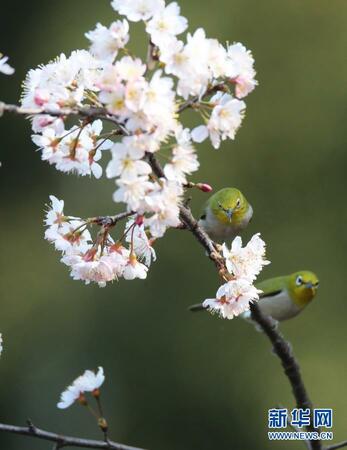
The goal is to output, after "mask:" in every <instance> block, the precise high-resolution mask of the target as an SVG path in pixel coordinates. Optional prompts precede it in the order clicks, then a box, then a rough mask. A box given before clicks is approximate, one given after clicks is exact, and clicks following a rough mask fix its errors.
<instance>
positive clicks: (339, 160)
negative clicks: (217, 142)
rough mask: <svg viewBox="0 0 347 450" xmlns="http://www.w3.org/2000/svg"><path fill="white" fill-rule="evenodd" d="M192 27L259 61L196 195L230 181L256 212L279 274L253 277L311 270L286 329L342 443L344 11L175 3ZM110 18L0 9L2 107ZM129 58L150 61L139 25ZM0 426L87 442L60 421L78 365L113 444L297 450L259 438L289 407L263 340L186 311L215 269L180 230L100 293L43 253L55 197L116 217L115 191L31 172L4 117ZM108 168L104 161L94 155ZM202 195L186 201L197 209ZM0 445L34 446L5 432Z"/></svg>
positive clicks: (33, 156) (21, 130)
mask: <svg viewBox="0 0 347 450" xmlns="http://www.w3.org/2000/svg"><path fill="white" fill-rule="evenodd" d="M181 6H182V10H183V11H182V12H183V14H184V15H185V16H187V17H188V18H189V20H190V25H191V29H192V30H194V29H195V28H197V27H199V26H202V27H204V28H205V29H206V31H207V33H208V35H209V36H211V37H217V38H218V39H219V40H221V41H226V40H229V41H231V42H232V41H241V42H243V43H244V44H245V45H246V46H247V47H248V48H250V49H252V51H253V53H254V56H255V59H256V68H257V71H258V79H259V83H260V85H259V87H258V88H257V89H256V91H255V92H254V93H253V94H252V95H250V97H249V98H248V99H247V105H248V114H247V117H246V120H245V122H244V125H243V127H242V128H241V130H240V131H239V134H238V136H237V139H236V141H235V142H228V143H226V144H225V145H224V146H223V148H222V150H221V151H214V150H213V149H212V148H211V147H210V146H209V145H208V144H205V145H203V146H201V147H200V150H199V152H200V161H201V170H200V172H198V174H196V176H195V177H194V179H195V181H197V180H199V181H200V180H201V181H207V182H209V183H211V184H212V185H213V186H214V187H215V189H218V188H221V187H224V186H227V185H234V186H237V187H240V188H241V189H242V190H243V191H244V192H245V193H246V195H247V196H248V197H249V199H250V201H251V203H252V204H253V207H254V209H255V216H254V220H253V222H252V224H251V226H250V227H249V229H248V230H247V232H246V236H247V237H249V236H250V235H251V234H253V233H255V232H258V231H260V232H261V233H262V235H263V237H264V239H265V240H266V242H267V243H268V256H269V259H270V260H271V261H272V264H271V265H270V266H269V267H267V268H266V269H265V270H264V273H263V276H264V277H268V276H274V275H279V274H283V273H289V272H292V271H295V270H298V269H302V268H305V269H306V268H307V269H311V270H314V271H315V272H317V274H318V275H319V277H320V280H321V288H320V291H319V294H318V297H317V300H316V301H315V302H314V303H313V304H312V305H310V306H309V308H308V309H307V310H306V311H305V312H304V314H302V315H301V316H300V317H298V318H296V319H295V320H293V321H292V322H288V323H285V324H283V325H282V326H281V329H282V330H283V332H284V333H285V335H286V337H287V338H288V339H289V340H290V341H291V342H292V344H293V347H294V350H295V354H296V355H297V357H298V359H299V360H300V362H301V367H302V373H303V376H304V379H305V381H306V384H307V386H308V389H309V392H310V394H311V396H312V399H313V401H314V403H315V405H317V406H320V407H330V408H333V409H334V428H333V431H334V433H335V438H336V440H342V439H346V438H347V433H346V432H347V430H346V419H347V413H346V411H347V388H346V373H347V355H346V293H345V276H346V263H345V261H346V250H347V242H346V233H345V226H346V225H345V224H346V219H347V210H346V206H345V199H346V194H347V192H346V191H347V189H346V184H347V183H346V163H347V152H346V131H345V130H346V127H345V124H346V79H347V73H346V72H347V60H346V48H347V33H346V23H347V4H346V2H345V1H342V0H335V1H333V2H328V1H326V0H325V1H323V0H282V1H279V0H263V1H259V0H223V1H215V2H213V5H212V4H211V2H210V0H189V1H182V2H181ZM115 17H116V15H115V13H114V12H113V10H112V9H111V8H110V5H109V1H107V0H103V1H101V0H99V1H96V0H94V1H92V0H74V1H68V0H61V1H60V2H48V1H38V0H32V1H30V2H27V1H18V2H9V1H3V2H2V5H1V19H0V21H1V26H0V33H1V38H0V49H1V51H3V52H4V53H5V54H7V55H10V57H11V60H10V62H11V63H12V64H13V65H14V66H15V67H16V74H15V76H13V77H11V78H10V77H5V76H2V77H1V78H0V99H1V100H4V101H8V102H16V101H17V100H18V98H19V95H20V83H21V81H22V79H23V78H24V76H25V73H26V71H27V70H28V69H29V68H31V67H35V66H36V65H38V64H40V63H42V62H47V61H48V60H49V59H50V58H52V57H54V56H55V55H57V54H59V53H60V52H66V53H69V52H70V51H71V50H73V49H75V48H84V47H86V46H87V41H86V39H85V38H84V36H83V33H84V32H85V31H88V30H90V29H92V28H93V27H94V25H95V23H96V22H97V21H100V22H102V23H104V24H109V23H110V22H111V21H112V20H114V18H115ZM135 28H136V32H135V35H134V36H133V44H134V45H135V46H138V47H139V48H141V49H143V34H142V32H141V27H139V26H136V27H135ZM0 127H1V131H0V136H1V143H0V147H1V157H0V160H1V161H2V168H1V172H0V183H1V190H2V196H1V206H0V208H1V225H0V239H1V252H0V261H1V271H0V296H1V298H0V301H1V307H0V331H1V332H2V333H3V336H4V352H3V355H2V357H1V361H0V405H1V407H0V421H2V422H7V423H16V424H24V422H25V420H26V418H27V417H30V418H31V419H32V420H33V422H34V423H35V424H37V425H38V426H40V427H43V428H47V429H51V430H52V431H57V432H62V433H71V434H75V435H81V436H85V437H98V436H99V431H98V429H97V427H96V426H94V421H93V419H92V417H89V416H88V414H87V412H86V411H84V410H83V409H82V408H81V407H79V406H76V405H75V406H74V407H72V408H70V409H68V410H66V411H60V410H58V409H57V408H56V406H55V405H56V402H57V400H58V397H59V394H60V392H61V391H62V390H63V389H64V387H65V385H67V384H69V383H70V382H71V381H72V380H73V379H74V378H75V377H76V376H77V375H79V374H80V373H82V371H83V370H85V369H86V368H96V367H97V366H98V365H102V366H103V367H104V368H105V372H106V376H107V380H106V382H105V384H104V387H103V390H102V392H103V396H104V408H105V411H106V416H107V418H108V420H109V422H110V434H111V436H112V438H114V439H115V440H118V441H120V442H125V443H130V444H133V445H138V446H142V447H144V448H148V449H151V450H155V449H157V450H178V449H179V450H193V449H194V450H195V449H199V450H214V449H217V448H218V450H230V449H231V448H233V449H242V450H248V449H255V448H259V449H260V448H261V449H276V448H278V449H299V448H304V444H302V443H300V442H291V443H283V442H277V443H276V442H269V441H268V440H267V410H268V408H271V407H275V406H276V405H277V404H279V403H280V404H282V405H284V406H285V407H288V408H292V407H293V406H294V402H293V399H292V396H291V392H290V388H289V386H288V383H287V380H286V378H285V377H284V375H283V372H282V370H281V368H280V364H279V361H278V360H277V359H276V357H274V356H273V355H272V354H271V352H270V346H269V343H268V342H267V340H266V339H265V337H264V336H263V335H261V334H259V333H256V332H255V331H254V330H253V328H252V327H250V326H249V325H248V324H246V323H244V322H243V321H241V320H233V321H231V322H228V321H223V320H219V319H218V318H217V317H211V316H210V315H208V314H200V315H192V314H190V313H189V312H188V311H187V307H188V305H190V304H191V303H195V302H198V301H200V300H201V299H204V298H206V297H208V296H210V295H212V294H214V292H215V289H216V287H217V285H218V279H217V276H216V273H215V271H214V269H213V267H212V265H211V264H210V262H209V261H208V259H207V258H206V257H205V256H204V254H203V251H202V249H201V248H200V247H199V246H198V245H197V243H196V242H195V241H194V240H193V239H192V237H191V236H190V235H189V234H188V233H185V232H175V231H170V232H168V233H167V235H166V236H165V238H164V239H162V240H160V241H159V242H158V245H157V252H158V262H157V263H156V264H155V265H153V266H152V268H151V270H150V274H149V277H148V279H147V280H146V281H135V282H125V281H121V282H119V283H118V284H113V285H111V286H108V287H107V288H105V289H99V288H98V287H94V286H89V287H88V286H84V285H82V284H81V283H78V282H74V281H72V280H71V279H70V278H69V275H68V271H67V269H66V268H65V267H64V266H63V265H62V264H60V263H59V254H58V253H56V252H55V251H54V250H53V248H52V247H51V246H50V245H49V244H48V243H47V242H45V241H44V240H43V226H42V220H43V214H44V213H43V210H44V204H45V203H46V202H47V200H48V195H49V194H55V195H56V196H58V197H59V198H64V199H65V201H66V208H65V211H66V212H67V213H70V214H74V215H81V216H82V217H87V216H91V215H96V214H107V213H112V212H113V211H114V204H113V203H112V199H111V193H112V192H113V190H114V186H113V181H110V180H103V181H101V182H98V183H96V182H95V181H94V180H89V179H87V178H77V177H75V176H72V175H71V176H68V175H64V174H61V173H58V172H56V171H55V169H53V168H52V167H49V166H48V164H46V163H43V162H41V161H40V156H39V154H38V153H35V151H34V145H33V144H32V143H31V141H30V127H29V124H28V122H26V121H24V120H23V119H22V118H19V117H14V116H5V117H3V118H2V119H1V121H0ZM105 160H106V158H105ZM204 200H205V197H204V194H202V193H194V199H193V203H192V207H193V210H194V211H195V212H196V213H198V212H199V211H200V208H201V205H202V204H203V202H204ZM0 448H1V449H5V448H6V450H18V449H20V448H21V449H26V450H34V449H35V450H41V449H46V448H50V445H49V444H48V443H45V442H37V441H34V440H29V439H25V438H21V437H16V436H10V435H5V434H0Z"/></svg>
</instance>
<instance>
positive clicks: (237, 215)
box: [199, 187, 253, 241]
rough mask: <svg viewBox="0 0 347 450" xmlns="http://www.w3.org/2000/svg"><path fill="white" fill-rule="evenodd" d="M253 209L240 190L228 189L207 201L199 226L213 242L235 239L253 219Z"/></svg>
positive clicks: (220, 191) (222, 190)
mask: <svg viewBox="0 0 347 450" xmlns="http://www.w3.org/2000/svg"><path fill="white" fill-rule="evenodd" d="M252 215H253V208H252V206H251V205H250V204H249V202H248V201H247V199H246V197H245V196H244V195H243V194H242V192H241V191H240V190H239V189H236V188H233V187H228V188H224V189H221V190H219V191H218V192H216V193H215V194H213V195H212V196H211V197H210V198H209V199H208V201H207V203H206V206H205V209H204V212H203V214H202V215H201V217H200V220H199V225H200V226H201V227H202V228H203V229H204V230H205V231H206V233H207V234H208V235H209V236H210V238H211V239H213V240H217V241H220V240H226V239H233V238H234V237H235V236H237V235H238V234H239V233H240V232H241V231H242V230H244V229H245V228H246V227H247V225H248V224H249V222H250V220H251V219H252Z"/></svg>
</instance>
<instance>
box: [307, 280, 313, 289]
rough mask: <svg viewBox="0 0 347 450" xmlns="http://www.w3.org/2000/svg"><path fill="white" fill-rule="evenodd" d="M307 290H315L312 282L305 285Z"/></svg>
mask: <svg viewBox="0 0 347 450" xmlns="http://www.w3.org/2000/svg"><path fill="white" fill-rule="evenodd" d="M305 284H306V287H307V289H312V288H313V284H312V283H311V281H309V282H308V283H305Z"/></svg>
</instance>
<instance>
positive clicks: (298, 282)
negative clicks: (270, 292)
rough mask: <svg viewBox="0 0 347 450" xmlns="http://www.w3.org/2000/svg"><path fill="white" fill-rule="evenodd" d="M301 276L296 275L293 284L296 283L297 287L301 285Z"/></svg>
mask: <svg viewBox="0 0 347 450" xmlns="http://www.w3.org/2000/svg"><path fill="white" fill-rule="evenodd" d="M302 282H303V281H302V276H301V275H298V276H297V277H296V280H295V283H296V285H297V286H301V285H302Z"/></svg>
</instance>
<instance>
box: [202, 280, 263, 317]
mask: <svg viewBox="0 0 347 450" xmlns="http://www.w3.org/2000/svg"><path fill="white" fill-rule="evenodd" d="M260 292H261V291H259V290H258V289H257V288H256V287H255V286H253V285H252V284H251V283H249V281H247V280H245V279H243V278H238V279H235V280H232V281H229V282H228V283H225V284H223V285H222V286H221V287H220V288H219V289H218V291H217V294H216V298H212V299H206V300H205V301H204V302H203V306H204V307H205V308H207V309H209V310H210V311H212V312H217V313H218V314H219V315H220V316H221V317H222V318H223V319H232V318H233V317H235V316H238V315H240V314H241V313H243V312H244V311H248V310H249V307H250V303H251V302H253V301H256V300H258V299H259V293H260Z"/></svg>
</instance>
